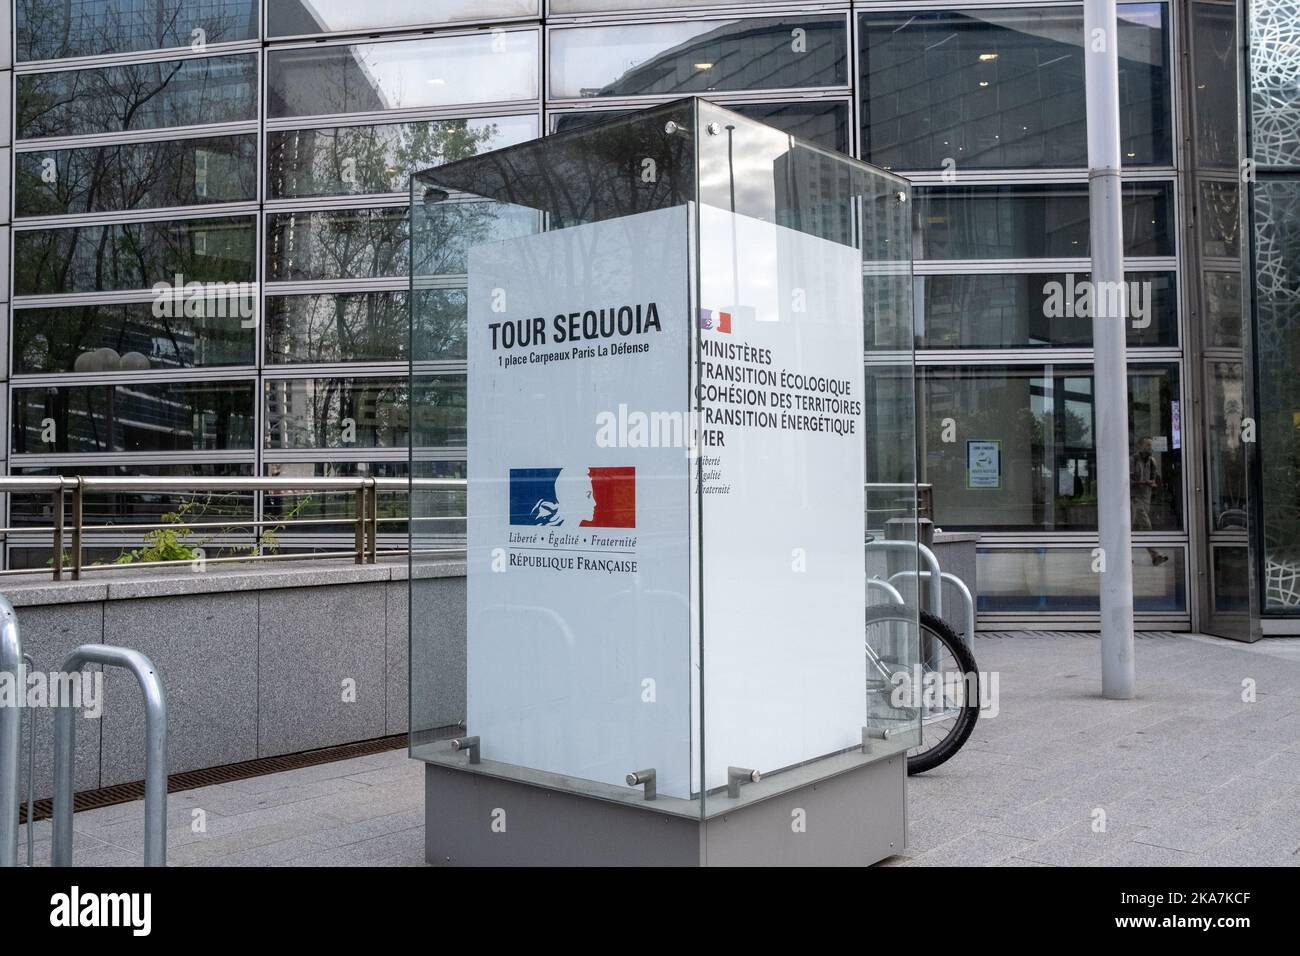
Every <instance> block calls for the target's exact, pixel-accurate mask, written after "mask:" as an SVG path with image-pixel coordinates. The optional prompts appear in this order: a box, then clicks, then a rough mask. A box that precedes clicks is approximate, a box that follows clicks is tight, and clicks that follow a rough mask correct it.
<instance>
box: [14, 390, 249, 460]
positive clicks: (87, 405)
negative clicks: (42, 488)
mask: <svg viewBox="0 0 1300 956" xmlns="http://www.w3.org/2000/svg"><path fill="white" fill-rule="evenodd" d="M13 407H14V422H13V441H14V448H15V450H16V451H17V452H20V453H29V454H35V453H42V452H72V453H77V452H104V451H127V452H133V451H138V452H147V451H202V450H214V449H221V450H223V451H224V450H229V449H238V448H252V432H251V428H250V426H251V423H252V420H253V389H252V386H251V385H249V384H247V383H245V382H212V383H208V382H187V383H176V384H161V385H159V384H133V385H117V386H101V385H94V386H66V385H65V386H57V387H54V386H52V387H48V388H31V389H22V390H15V392H14V401H13ZM46 418H50V419H53V420H54V423H55V441H54V443H53V445H52V446H51V445H49V444H46V443H45V442H44V441H43V440H42V432H43V427H42V424H41V423H42V421H43V420H44V419H46Z"/></svg>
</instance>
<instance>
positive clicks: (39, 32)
mask: <svg viewBox="0 0 1300 956" xmlns="http://www.w3.org/2000/svg"><path fill="white" fill-rule="evenodd" d="M258 23H259V21H258V3H257V0H149V2H147V3H144V2H141V0H77V2H68V3H52V2H50V0H17V3H16V4H15V5H14V34H15V39H16V40H17V50H18V59H19V60H54V59H62V58H65V57H73V56H101V55H104V54H109V53H132V52H134V51H136V50H166V49H169V48H171V47H188V46H191V45H193V44H195V43H198V42H203V43H233V42H236V41H239V40H256V39H257V36H258ZM200 31H201V32H200Z"/></svg>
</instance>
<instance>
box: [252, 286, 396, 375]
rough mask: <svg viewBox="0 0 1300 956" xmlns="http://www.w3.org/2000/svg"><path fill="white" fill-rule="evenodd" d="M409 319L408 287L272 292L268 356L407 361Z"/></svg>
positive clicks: (278, 359)
mask: <svg viewBox="0 0 1300 956" xmlns="http://www.w3.org/2000/svg"><path fill="white" fill-rule="evenodd" d="M409 320H410V296H409V294H408V293H406V292H345V293H329V294H323V295H286V296H269V297H268V298H267V300H266V361H267V362H268V363H270V364H277V365H278V364H284V363H289V362H393V361H405V359H406V351H407V339H408V337H409V333H410V327H409V325H408V323H409Z"/></svg>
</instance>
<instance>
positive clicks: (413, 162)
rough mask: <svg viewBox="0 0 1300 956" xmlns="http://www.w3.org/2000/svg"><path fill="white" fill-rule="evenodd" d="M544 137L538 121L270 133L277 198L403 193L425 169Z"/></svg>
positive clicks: (270, 169)
mask: <svg viewBox="0 0 1300 956" xmlns="http://www.w3.org/2000/svg"><path fill="white" fill-rule="evenodd" d="M536 135H537V117H536V116H494V117H491V118H490V119H469V120H464V119H455V120H431V121H429V122H424V123H388V124H385V125H382V126H328V127H324V128H322V129H297V130H286V131H283V132H280V131H274V130H273V131H270V132H268V133H267V134H266V150H267V183H268V187H269V198H271V199H296V198H302V197H307V196H352V195H360V194H363V193H392V192H403V191H405V189H406V186H407V181H408V179H409V177H410V175H411V173H412V172H413V171H415V170H417V169H424V168H426V167H428V166H436V165H438V164H440V163H445V162H451V161H453V160H457V159H464V158H465V157H466V156H473V155H474V154H476V153H482V152H486V151H488V150H490V149H497V148H499V147H502V146H509V145H511V144H512V143H522V142H523V141H524V140H526V139H532V138H533V137H535V136H536Z"/></svg>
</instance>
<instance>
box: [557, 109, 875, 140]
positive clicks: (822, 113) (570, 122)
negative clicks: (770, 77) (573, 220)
mask: <svg viewBox="0 0 1300 956" xmlns="http://www.w3.org/2000/svg"><path fill="white" fill-rule="evenodd" d="M727 109H729V110H734V111H735V112H737V113H739V114H740V115H741V116H748V117H750V118H751V119H756V120H758V121H759V122H761V123H766V124H767V125H768V126H774V127H776V128H777V129H779V130H781V131H782V132H783V133H789V134H790V135H792V136H798V137H799V138H800V139H806V140H808V141H809V142H810V143H816V144H817V145H818V146H825V147H826V148H827V149H836V150H839V151H840V152H841V153H847V152H848V151H849V104H848V103H845V102H835V101H832V102H829V103H825V102H814V103H799V102H796V103H730V104H727ZM630 112H632V111H631V110H586V109H584V110H575V111H573V112H570V113H558V114H555V132H557V133H563V132H566V131H568V130H571V129H580V128H582V127H585V126H590V125H591V124H593V123H599V122H601V121H602V120H607V119H611V118H613V117H616V116H626V115H628V114H629V113H630Z"/></svg>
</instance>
